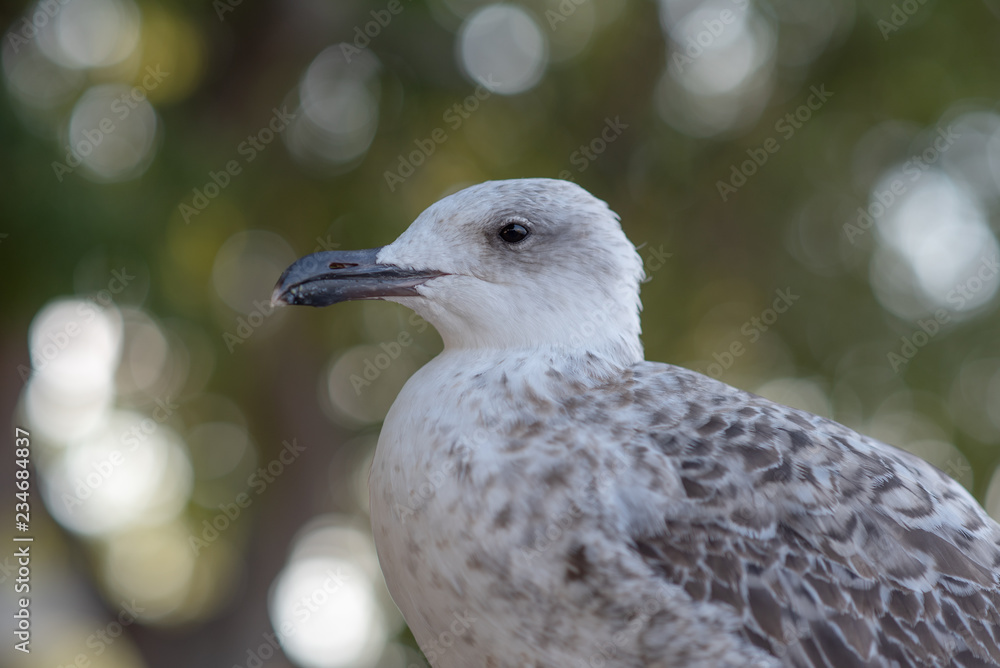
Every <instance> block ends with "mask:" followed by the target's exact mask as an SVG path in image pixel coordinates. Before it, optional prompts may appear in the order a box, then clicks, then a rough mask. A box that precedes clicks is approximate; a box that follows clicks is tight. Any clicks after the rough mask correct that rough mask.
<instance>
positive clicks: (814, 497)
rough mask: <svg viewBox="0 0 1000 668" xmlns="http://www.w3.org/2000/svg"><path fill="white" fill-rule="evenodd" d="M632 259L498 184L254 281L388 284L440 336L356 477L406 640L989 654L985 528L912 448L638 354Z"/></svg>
mask: <svg viewBox="0 0 1000 668" xmlns="http://www.w3.org/2000/svg"><path fill="white" fill-rule="evenodd" d="M643 278H644V275H643V268H642V261H641V259H640V257H639V255H638V253H637V252H636V249H635V247H634V246H633V245H632V243H631V242H630V241H629V240H628V238H627V237H626V236H625V234H624V232H623V231H622V228H621V225H620V223H619V220H618V216H617V215H616V214H615V213H613V212H612V211H611V210H610V209H609V208H608V206H607V204H605V203H604V202H603V201H601V200H599V199H597V198H595V197H594V196H593V195H591V194H590V193H588V192H587V191H586V190H584V189H583V188H581V187H579V186H577V185H575V184H573V183H570V182H567V181H560V180H553V179H517V180H509V181H490V182H486V183H482V184H479V185H475V186H472V187H469V188H466V189H465V190H461V191H459V192H457V193H455V194H452V195H450V196H448V197H445V198H444V199H441V200H440V201H438V202H437V203H435V204H433V205H432V206H430V207H429V208H428V209H427V210H425V211H424V212H423V213H422V214H421V215H420V216H419V217H417V219H416V220H415V221H414V222H413V223H412V224H411V225H410V227H409V228H408V229H407V230H406V231H405V232H404V233H403V234H402V235H401V236H400V237H399V238H398V239H397V240H396V241H395V242H393V243H392V244H390V245H388V246H384V247H381V248H375V249H371V250H358V251H326V252H320V253H315V254H313V255H309V256H307V257H304V258H302V259H300V260H298V261H297V262H295V263H294V264H293V265H291V266H290V267H289V268H288V269H287V270H286V271H285V272H284V274H283V275H282V276H281V278H280V279H279V281H278V284H277V286H276V288H275V292H274V295H273V301H274V302H275V303H283V304H301V305H307V306H327V305H329V304H334V303H337V302H342V301H346V300H354V299H384V300H388V301H393V302H397V303H400V304H402V305H404V306H406V307H408V308H410V309H412V310H414V311H416V313H418V314H419V315H420V316H422V317H423V318H424V319H426V320H427V321H429V322H430V323H431V324H432V325H434V327H435V328H436V329H437V330H438V332H439V333H440V334H441V337H442V339H443V341H444V350H443V352H441V353H440V354H439V355H438V356H437V357H435V358H434V359H432V360H431V361H430V362H429V363H427V364H426V365H425V366H424V367H422V368H421V369H420V370H418V371H417V372H416V373H415V374H414V375H413V376H412V377H411V378H410V379H409V381H408V382H407V383H406V385H405V386H404V387H403V389H402V390H401V391H400V393H399V396H398V397H397V399H396V401H395V403H393V405H392V408H391V409H390V410H389V412H388V415H387V416H386V418H385V422H384V424H383V427H382V431H381V435H380V438H379V441H378V446H377V449H376V452H375V458H374V461H373V463H372V468H371V474H370V480H369V483H370V494H371V525H372V531H373V534H374V539H375V544H376V547H377V551H378V556H379V562H380V565H381V568H382V571H383V574H384V576H385V581H386V584H387V585H388V588H389V592H390V593H391V595H392V598H393V600H394V601H395V603H396V605H397V606H398V607H399V609H400V611H401V612H402V614H403V617H404V618H405V620H406V622H407V624H408V625H409V627H410V629H411V630H412V632H413V635H414V637H415V638H416V641H417V643H418V645H419V646H420V648H421V649H422V650H423V652H424V654H425V655H426V657H427V659H428V660H429V661H430V663H431V664H432V665H433V666H435V668H469V667H476V668H478V667H483V668H506V667H511V668H514V667H517V668H522V667H526V666H530V667H538V668H541V667H543V666H544V667H553V668H563V667H565V668H577V667H579V668H585V667H593V668H639V667H643V666H650V667H654V668H668V667H669V668H720V667H722V668H747V667H752V668H772V667H773V668H776V667H779V666H795V667H809V668H820V667H825V668H854V667H861V666H865V667H870V668H875V667H878V668H883V667H884V668H889V667H898V668H903V667H911V666H935V667H946V666H948V667H954V668H982V667H984V666H1000V526H998V524H997V523H996V522H995V521H993V520H992V519H991V518H990V517H989V516H988V515H987V514H986V512H985V511H984V510H983V508H982V507H981V506H980V505H979V504H978V503H977V502H976V501H975V499H974V498H973V497H972V496H971V495H970V494H969V493H968V492H967V491H966V490H965V489H964V488H963V487H962V486H961V485H960V484H958V483H957V482H955V481H954V480H952V479H951V478H949V477H948V476H946V475H945V474H944V473H942V472H941V471H939V470H937V469H936V468H934V467H933V466H931V465H930V464H928V463H926V462H925V461H923V460H921V459H919V458H917V457H914V456H913V455H910V454H908V453H906V452H904V451H902V450H898V449H896V448H895V447H892V446H890V445H887V444H885V443H881V442H879V441H876V440H874V439H871V438H869V437H867V436H864V435H862V434H858V433H857V432H854V431H852V430H851V429H848V428H847V427H845V426H842V425H840V424H838V423H836V422H833V421H831V420H828V419H825V418H822V417H819V416H816V415H813V414H810V413H807V412H804V411H801V410H797V409H794V408H789V407H787V406H783V405H780V404H777V403H775V402H772V401H768V400H766V399H763V398H761V397H759V396H756V395H753V394H750V393H748V392H744V391H741V390H739V389H736V388H733V387H731V386H729V385H726V384H725V383H722V382H719V381H718V380H714V379H712V378H708V377H706V376H703V375H701V374H698V373H695V372H694V371H690V370H688V369H684V368H681V367H677V366H671V365H669V364H662V363H657V362H649V361H645V359H644V355H643V348H642V344H641V343H640V339H639V335H640V323H639V311H640V309H641V303H640V300H639V286H640V283H641V281H642V280H643Z"/></svg>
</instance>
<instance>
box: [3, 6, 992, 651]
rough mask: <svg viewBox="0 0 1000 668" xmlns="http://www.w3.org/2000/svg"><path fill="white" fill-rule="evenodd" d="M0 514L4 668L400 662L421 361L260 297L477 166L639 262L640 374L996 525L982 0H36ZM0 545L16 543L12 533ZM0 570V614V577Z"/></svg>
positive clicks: (13, 25) (358, 309)
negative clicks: (554, 203)
mask: <svg viewBox="0 0 1000 668" xmlns="http://www.w3.org/2000/svg"><path fill="white" fill-rule="evenodd" d="M0 24H2V26H3V27H4V30H5V32H4V33H3V41H2V70H0V76H2V79H3V82H2V91H3V92H2V95H0V295H2V305H3V314H2V318H0V323H2V324H0V407H2V411H3V414H4V415H9V416H11V419H10V420H9V422H5V424H7V425H8V426H7V427H5V429H7V430H8V433H7V434H6V435H4V436H3V437H2V438H0V444H2V445H0V452H3V453H4V454H3V456H2V457H0V491H2V494H0V498H2V499H4V502H3V514H2V515H3V518H4V520H3V521H4V526H3V530H2V533H3V534H4V535H5V536H8V538H7V539H5V540H8V541H9V539H10V537H13V536H15V535H26V534H19V532H18V531H17V530H16V529H15V524H14V503H15V501H14V491H15V488H14V481H15V471H16V470H17V468H16V464H15V455H14V447H13V446H14V426H19V427H22V428H25V429H27V430H28V431H29V432H30V434H31V446H30V449H31V458H32V466H33V468H32V469H31V471H32V474H31V475H32V477H31V480H32V484H33V487H32V489H33V494H32V496H31V522H30V530H29V532H27V533H30V535H33V536H34V537H35V542H34V543H33V548H32V549H33V560H32V562H31V577H32V580H31V593H30V596H31V612H32V631H33V642H32V645H31V647H32V650H33V651H32V653H31V654H30V656H26V655H23V654H20V653H18V652H15V651H14V650H13V649H12V645H13V641H12V639H11V633H10V630H9V629H8V630H5V631H4V633H3V637H4V638H5V640H4V642H3V646H2V649H0V663H4V664H7V665H24V666H51V667H53V668H55V667H56V666H81V667H83V668H86V667H87V666H99V667H100V668H112V667H114V668H119V667H120V668H141V667H149V668H158V667H164V668H165V667H167V666H174V665H189V666H227V667H228V666H241V667H245V668H253V667H257V666H261V665H267V666H276V667H279V666H290V665H292V666H302V667H326V666H329V667H336V666H350V667H358V668H362V667H371V666H381V667H384V668H403V667H409V666H423V665H426V664H425V663H424V660H423V659H422V657H421V655H420V653H419V651H418V650H417V648H416V645H415V644H414V642H413V640H412V637H411V636H409V634H408V633H407V631H406V629H405V627H404V626H403V624H402V621H401V619H400V617H399V615H398V613H397V612H396V611H395V608H394V607H393V605H392V603H391V601H390V600H389V599H388V597H387V595H386V593H385V590H384V585H383V583H382V581H381V576H380V574H379V571H378V567H377V563H376V561H375V558H374V556H373V550H372V546H371V541H370V537H369V531H368V528H367V516H366V513H367V501H366V498H367V489H366V475H367V467H368V464H369V462H370V459H371V456H372V450H373V448H374V444H375V442H376V438H377V434H378V429H379V423H380V420H381V419H382V417H383V416H384V414H385V412H386V410H387V408H388V406H389V405H390V403H391V402H392V399H393V398H394V396H395V394H396V392H397V391H398V389H399V388H400V387H401V385H402V383H403V382H404V381H405V380H406V378H407V377H408V376H409V375H410V374H411V373H412V372H413V371H414V370H415V369H416V368H418V367H419V366H420V365H421V364H423V363H424V362H426V361H427V360H428V359H430V358H431V357H432V356H433V355H435V354H436V352H437V351H438V350H439V349H440V346H441V343H440V339H439V338H438V337H437V335H436V334H435V332H434V331H433V329H432V328H430V327H428V326H427V324H426V323H424V322H423V321H421V320H419V319H416V318H413V317H412V316H411V314H410V313H409V312H408V311H406V310H405V309H402V308H400V307H398V306H396V305H393V304H386V303H381V302H371V303H352V304H345V305H341V306H338V307H336V308H334V309H322V310H309V309H283V310H280V311H272V309H271V308H270V306H269V298H270V293H271V288H272V286H273V284H274V282H275V280H276V278H277V277H278V275H279V273H280V272H281V270H282V269H283V268H284V267H285V266H286V265H287V264H289V263H290V262H291V261H293V260H294V259H295V258H296V257H298V256H301V255H304V254H306V253H309V252H313V251H315V250H322V249H334V248H343V249H350V248H366V247H372V246H378V245H383V244H385V243H388V242H390V241H391V240H392V239H394V238H395V236H396V235H397V234H399V233H400V232H401V231H402V230H403V229H405V227H406V226H407V225H408V224H409V222H410V221H411V220H413V218H414V217H415V216H416V215H417V214H419V212H420V211H421V210H422V209H423V208H424V207H426V206H427V205H429V204H431V203H432V202H434V201H436V200H437V199H439V198H440V197H441V196H443V195H445V194H447V193H449V192H453V191H455V190H457V189H459V188H461V187H462V186H464V185H468V184H472V183H476V182H479V181H482V180H486V179H493V178H513V177H523V176H549V177H559V178H569V179H572V180H575V181H576V182H578V183H580V184H581V185H583V186H585V187H587V188H588V189H590V190H591V191H592V192H593V193H595V194H596V195H597V196H599V197H601V198H603V199H605V200H607V201H608V202H609V203H610V204H611V206H612V208H613V209H615V210H616V211H618V212H619V213H620V214H621V216H622V221H623V225H624V228H625V230H626V232H627V233H628V234H629V236H630V238H631V239H632V240H633V241H634V242H635V243H636V244H637V245H641V249H640V253H641V254H642V255H643V257H644V258H645V260H646V271H647V273H648V277H649V280H648V282H647V283H646V284H645V285H644V286H643V301H644V303H645V311H644V318H643V319H644V341H645V345H646V350H647V357H648V358H649V359H656V360H662V361H669V362H673V363H676V364H681V365H685V366H689V367H691V368H694V369H697V370H699V371H702V372H705V373H709V374H711V375H713V376H716V377H719V378H722V379H723V380H725V381H727V382H729V383H731V384H733V385H736V386H738V387H742V388H745V389H748V390H752V391H756V392H759V393H761V394H763V395H765V396H768V397H771V398H774V399H776V400H779V401H783V402H785V403H788V404H791V405H795V406H799V407H803V408H807V409H809V410H812V411H814V412H817V413H820V414H823V415H827V416H830V417H833V418H834V419H836V420H839V421H841V422H844V423H846V424H848V425H850V426H852V427H854V428H856V429H858V430H860V431H862V432H864V433H867V434H870V435H873V436H875V437H878V438H881V439H883V440H885V441H888V442H890V443H893V444H896V445H898V446H900V447H903V448H906V449H908V450H911V451H913V452H916V453H918V454H920V455H921V456H924V457H926V458H928V459H929V460H930V461H932V462H933V463H935V464H936V465H938V466H939V467H941V468H942V469H943V470H945V471H946V472H948V473H949V474H950V475H952V476H954V477H956V478H957V479H958V480H960V481H961V482H962V483H963V484H964V485H966V486H967V487H968V488H969V489H970V490H971V491H972V492H973V493H974V494H975V495H976V496H977V497H978V498H979V499H981V500H982V501H983V502H984V503H986V505H987V508H988V509H989V510H990V512H991V513H992V514H993V515H994V516H1000V474H998V473H997V472H996V471H997V465H998V462H1000V319H998V316H997V304H998V297H997V288H998V285H1000V276H998V270H997V253H998V242H997V232H998V220H1000V218H998V215H1000V113H998V104H997V102H998V96H1000V77H998V75H997V73H998V71H1000V2H997V0H970V1H967V2H942V1H941V0H899V1H893V0H870V1H868V2H864V3H860V2H855V1H854V0H808V1H803V0H752V1H744V0H704V1H700V0H662V1H661V2H659V3H656V2H653V1H650V0H521V1H518V2H511V3H492V2H486V1H483V0H426V1H424V0H386V1H384V2H383V1H381V0H378V1H376V2H361V1H360V0H336V1H333V0H329V1H322V0H292V1H290V2H289V1H286V2H278V1H263V2H261V1H258V2H241V1H240V0H215V1H214V2H200V3H195V2H182V1H177V2H170V1H168V0H165V1H162V2H154V1H151V0H46V1H44V2H40V3H31V4H24V3H22V2H8V3H6V4H4V5H3V7H2V9H0ZM10 544H11V545H13V543H10ZM12 553H13V549H8V548H3V550H2V553H0V555H2V556H0V586H2V589H3V595H2V596H0V618H2V619H5V620H7V621H5V622H3V624H2V626H3V627H4V628H5V629H7V627H8V626H11V625H12V622H11V619H12V618H11V617H10V615H11V614H13V611H14V609H15V608H14V605H15V604H14V599H15V596H14V593H13V587H14V582H15V578H16V577H17V574H16V565H15V564H14V560H13V557H12Z"/></svg>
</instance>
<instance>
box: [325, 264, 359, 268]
mask: <svg viewBox="0 0 1000 668" xmlns="http://www.w3.org/2000/svg"><path fill="white" fill-rule="evenodd" d="M356 266H358V265H356V264H353V263H350V262H331V263H330V269H347V268H348V267H356Z"/></svg>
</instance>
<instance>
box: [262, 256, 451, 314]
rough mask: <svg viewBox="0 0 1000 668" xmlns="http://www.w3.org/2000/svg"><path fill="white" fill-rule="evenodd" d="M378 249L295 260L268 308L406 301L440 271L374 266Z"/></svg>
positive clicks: (280, 282)
mask: <svg viewBox="0 0 1000 668" xmlns="http://www.w3.org/2000/svg"><path fill="white" fill-rule="evenodd" d="M380 250H382V249H381V248H370V249H368V250H356V251H324V252H321V253H313V254H312V255H307V256H305V257H304V258H302V259H300V260H297V261H296V262H295V263H294V264H292V266H290V267H289V268H288V269H286V270H285V273H283V274H282V275H281V278H279V279H278V284H277V285H275V286H274V294H273V295H272V296H271V303H272V304H275V305H277V304H282V303H284V304H293V305H302V306H329V305H330V304H336V303H338V302H346V301H350V300H352V299H382V298H383V297H409V296H415V295H418V294H419V293H418V292H417V291H416V289H415V288H416V287H417V286H418V285H421V284H422V283H425V282H427V281H429V280H430V279H432V278H436V277H438V276H444V275H445V274H443V273H442V272H440V271H421V270H416V269H403V268H401V267H397V266H395V265H391V264H378V263H377V262H376V261H375V256H377V255H378V253H379V251H380Z"/></svg>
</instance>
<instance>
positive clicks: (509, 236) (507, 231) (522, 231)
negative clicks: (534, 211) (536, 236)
mask: <svg viewBox="0 0 1000 668" xmlns="http://www.w3.org/2000/svg"><path fill="white" fill-rule="evenodd" d="M500 238H501V239H503V240H504V241H506V242H507V243H509V244H516V243H520V242H522V241H524V240H525V239H527V238H528V228H527V227H525V226H524V225H521V224H520V223H508V224H506V225H504V226H503V227H501V228H500Z"/></svg>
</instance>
